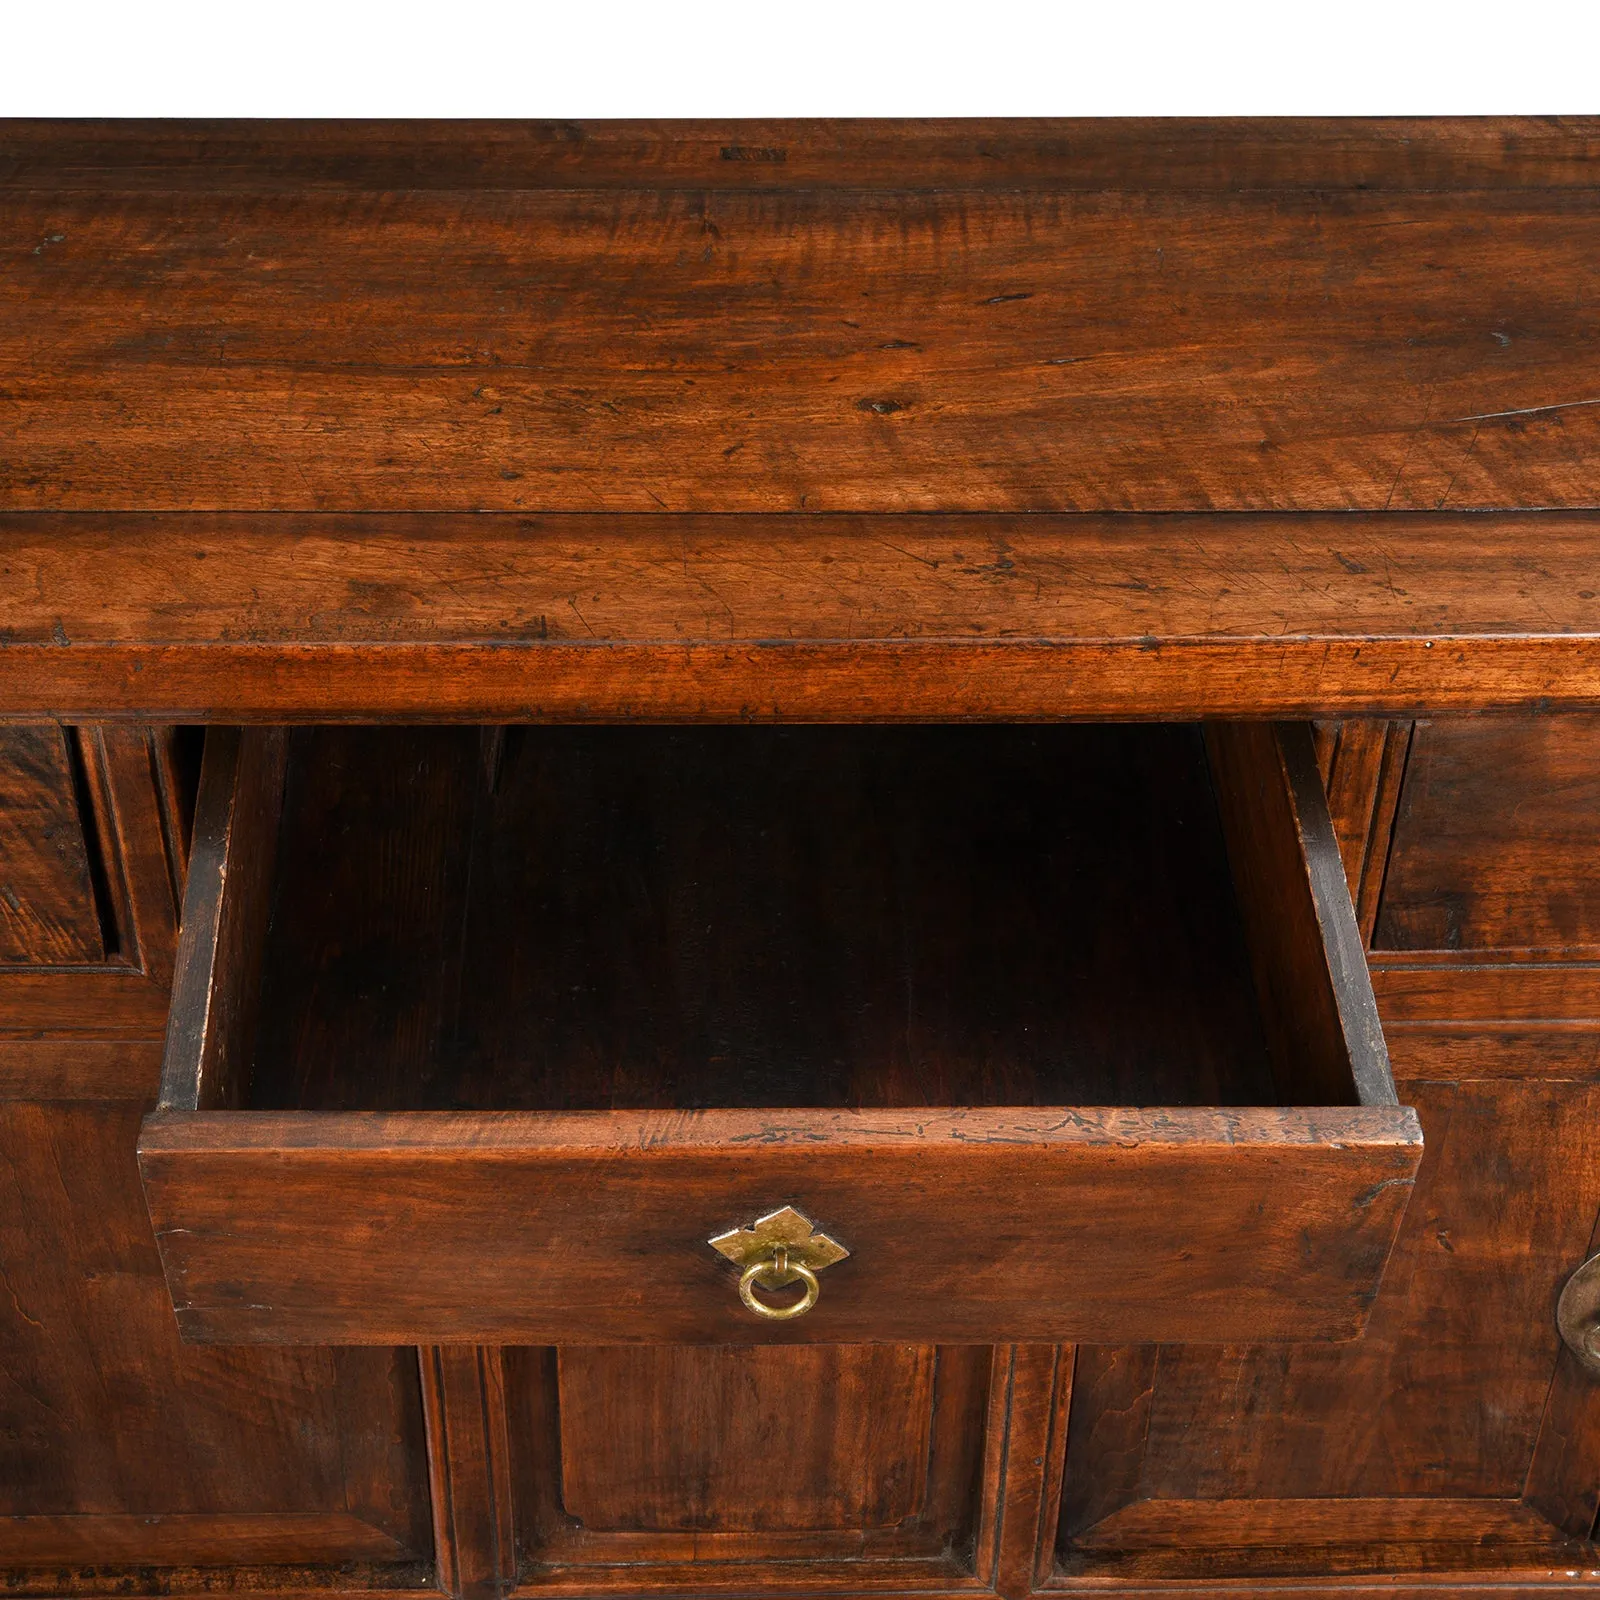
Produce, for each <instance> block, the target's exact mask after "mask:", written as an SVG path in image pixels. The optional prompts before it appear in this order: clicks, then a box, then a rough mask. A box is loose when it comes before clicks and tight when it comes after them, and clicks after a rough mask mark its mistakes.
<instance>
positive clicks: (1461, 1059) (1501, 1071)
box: [1388, 1024, 1600, 1093]
mask: <svg viewBox="0 0 1600 1600" xmlns="http://www.w3.org/2000/svg"><path fill="white" fill-rule="evenodd" d="M1388 1040H1389V1058H1390V1062H1391V1064H1392V1066H1393V1068H1394V1075H1395V1079H1396V1081H1397V1082H1399V1083H1400V1084H1402V1086H1403V1085H1405V1084H1407V1083H1414V1082H1421V1083H1426V1082H1429V1081H1432V1082H1438V1083H1458V1082H1461V1081H1463V1080H1470V1079H1474V1078H1513V1079H1515V1078H1530V1079H1536V1080H1540V1079H1542V1080H1543V1081H1545V1082H1567V1083H1594V1082H1596V1081H1600V1027H1595V1026H1589V1027H1583V1026H1578V1027H1565V1028H1564V1027H1545V1028H1539V1027H1526V1026H1525V1027H1523V1028H1521V1029H1518V1028H1516V1027H1514V1026H1511V1025H1506V1026H1504V1027H1502V1028H1497V1029H1486V1028H1483V1027H1480V1026H1473V1025H1470V1024H1469V1025H1466V1026H1456V1027H1450V1026H1439V1027H1429V1026H1426V1025H1419V1026H1416V1027H1398V1028H1395V1027H1391V1028H1390V1029H1389V1033H1388ZM1404 1092H1405V1090H1404V1088H1403V1087H1402V1093H1404Z"/></svg>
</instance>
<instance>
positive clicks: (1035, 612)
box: [0, 513, 1600, 722]
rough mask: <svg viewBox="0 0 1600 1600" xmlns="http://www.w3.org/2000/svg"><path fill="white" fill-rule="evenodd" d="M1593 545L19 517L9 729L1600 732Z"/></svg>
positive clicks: (1138, 523) (1454, 530)
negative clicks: (134, 720) (1251, 722)
mask: <svg viewBox="0 0 1600 1600" xmlns="http://www.w3.org/2000/svg"><path fill="white" fill-rule="evenodd" d="M1597 528H1600V518H1596V517H1595V516H1594V515H1592V514H1589V513H1563V514H1554V513H1543V514H1528V513H1518V514H1514V515H1512V514H1508V515H1483V516H1473V517H1470V518H1462V517H1459V516H1457V517H1449V516H1438V515H1424V514H1408V515H1404V516H1400V515H1394V514H1391V515H1388V516H1368V515H1353V514H1345V515H1315V516H1306V515H1299V516H1285V515H1276V514H1259V515H1255V516H1209V517H1202V516H1166V517H1141V516H1110V517H1108V516H1069V517H1057V516H1040V515H1032V516H1026V517H1021V516H1003V515H999V516H995V515H990V516H949V515H943V514H923V515H918V516H887V517H872V518H870V519H868V518H862V517H846V516H838V515H823V514H815V513H812V514H807V515H804V516H750V517H740V518H739V519H737V521H734V520H732V519H729V518H727V517H715V516H666V515H661V514H656V515H645V516H641V515H617V516H609V515H608V516H582V517H573V516H539V517H531V516H495V515H487V516H486V515H473V516H459V515H448V514H440V515H433V516H417V515H410V514H402V513H395V514H391V515H372V514H366V515H360V516H351V515H346V516H339V515H328V514H319V515H286V514H282V513H277V514H272V515H240V514H236V515H231V516H214V515H209V514H201V513H193V514H187V515H184V516H179V517H171V516H167V517H163V516H150V515H128V514H122V515H118V516H115V517H107V516H104V515H61V514H54V513H33V514H26V515H16V514H5V513H0V559H3V561H4V564H5V566H6V567H7V569H8V570H9V571H11V572H12V573H15V574H16V575H17V576H18V579H19V581H18V582H17V583H16V584H15V586H14V587H12V588H11V589H9V590H8V592H7V593H6V594H5V595H4V596H3V597H0V626H4V627H5V629H7V630H8V631H7V642H6V644H5V646H4V648H3V649H0V694H3V697H4V698H3V702H0V704H3V706H4V708H5V709H6V710H7V711H8V713H9V714H12V715H16V714H19V713H22V712H27V711H34V712H39V713H43V714H49V715H65V714H74V713H78V712H81V711H84V710H92V711H93V713H94V714H95V715H96V716H107V715H113V714H119V713H120V714H123V715H144V716H153V715H157V714H160V715H164V716H168V717H171V718H173V719H175V720H183V721H206V720H212V721H263V720H264V721H269V722H285V721H295V720H309V721H315V720H319V719H327V718H342V717H370V718H374V719H378V720H407V719H410V720H419V719H420V720H438V719H456V720H462V721H526V720H534V721H541V720H542V721H552V720H555V721H561V720H566V721H572V720H576V721H592V720H601V721H606V720H609V721H633V720H638V719H642V718H652V717H653V718H660V719H664V720H672V721H685V720H689V721H694V720H709V721H728V720H748V719H750V718H758V719H772V720H784V721H819V720H820V721H838V720H845V721H859V720H873V719H877V720H884V719H888V720H897V719H899V720H903V719H925V720H936V721H948V720H952V719H959V718H963V717H985V718H994V717H1010V718H1019V717H1020V718H1033V717H1061V716H1138V717H1164V718H1174V717H1192V716H1201V715H1205V716H1227V715H1263V714H1272V715H1286V714H1295V715H1307V714H1310V713H1313V712H1319V711H1328V710H1338V709H1366V710H1374V709H1392V710H1396V711H1414V710H1419V709H1424V708H1432V709H1434V710H1448V709H1451V708H1475V707H1480V706H1485V705H1503V706H1504V705H1518V704H1529V703H1535V702H1536V703H1538V704H1540V705H1551V704H1559V703H1572V702H1580V703H1581V702H1585V701H1588V702H1592V701H1593V700H1594V699H1595V698H1596V697H1597V696H1600V674H1597V672H1596V668H1595V664H1594V646H1593V640H1594V638H1595V635H1596V633H1597V631H1600V601H1597V600H1596V598H1595V596H1596V593H1597V592H1600V591H1597V590H1596V587H1595V578H1594V554H1593V553H1594V548H1595V541H1596V538H1597V537H1600V534H1597ZM1530 544H1534V545H1536V546H1537V548H1538V550H1539V552H1540V556H1539V561H1538V562H1537V564H1534V565H1531V566H1530V563H1529V561H1528V559H1527V551H1528V548H1529V546H1530ZM108 597H109V598H108ZM1469 663H1470V666H1469Z"/></svg>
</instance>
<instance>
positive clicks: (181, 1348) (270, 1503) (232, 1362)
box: [0, 1101, 428, 1566]
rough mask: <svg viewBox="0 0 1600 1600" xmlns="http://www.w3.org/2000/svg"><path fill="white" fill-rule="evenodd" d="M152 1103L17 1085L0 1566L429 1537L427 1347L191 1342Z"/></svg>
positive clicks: (397, 1553) (397, 1545)
mask: <svg viewBox="0 0 1600 1600" xmlns="http://www.w3.org/2000/svg"><path fill="white" fill-rule="evenodd" d="M141 1109H142V1108H141V1106H140V1105H139V1104H138V1103H137V1102H136V1101H135V1102H133V1103H124V1104H120V1105H110V1104H106V1105H95V1104H86V1103H79V1104H67V1103H63V1102H56V1103H50V1104H43V1103H22V1102H10V1103H4V1104H0V1260H3V1262H4V1273H5V1277H4V1283H5V1293H4V1294H0V1368H3V1370H4V1373H5V1378H6V1381H5V1382H4V1383H3V1384H0V1566H3V1565H6V1564H8V1563H9V1564H31V1563H36V1562H50V1561H60V1562H77V1561H84V1560H105V1561H113V1560H116V1559H118V1558H122V1559H127V1560H140V1561H159V1562H164V1563H171V1562H176V1563H179V1564H182V1563H185V1562H189V1563H197V1562H224V1563H225V1562H229V1561H249V1562H254V1561H263V1560H271V1561H279V1562H295V1561H308V1562H317V1561H324V1562H326V1561H342V1560H415V1559H416V1558H417V1556H418V1555H425V1554H426V1551H427V1548H428V1532H427V1520H426V1487H425V1482H424V1477H423V1473H424V1467H423V1459H422V1451H421V1422H420V1410H419V1396H418V1385H417V1378H416V1367H415V1359H414V1357H413V1356H412V1355H411V1353H410V1352H393V1351H387V1350H362V1351H351V1352H335V1351H332V1350H286V1351H285V1350H252V1351H237V1350H204V1351H202V1350H196V1349H193V1348H191V1347H188V1346H185V1345H183V1344H181V1343H180V1342H179V1339H178V1329H177V1325H176V1323H175V1321H174V1320H173V1316H172V1307H171V1303H170V1301H169V1299H168V1296H167V1292H166V1287H165V1284H164V1282H163V1280H162V1276H161V1268H160V1263H159V1262H158V1260H157V1257H156V1250H155V1243H154V1241H153V1239H152V1238H151V1236H150V1227H149V1222H148V1219H147V1217H146V1214H145V1209H144V1202H143V1198H142V1196H141V1194H140V1192H139V1182H138V1175H137V1172H136V1170H135V1167H134V1159H133V1148H134V1139H135V1136H136V1134H137V1131H138V1126H139V1117H140V1112H141ZM8 1519H10V1520H8ZM16 1519H26V1520H16ZM96 1549H97V1550H99V1551H100V1552H102V1554H100V1555H99V1556H91V1555H90V1554H88V1553H87V1552H89V1551H91V1550H96Z"/></svg>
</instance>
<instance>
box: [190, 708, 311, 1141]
mask: <svg viewBox="0 0 1600 1600" xmlns="http://www.w3.org/2000/svg"><path fill="white" fill-rule="evenodd" d="M286 760H287V740H286V738H285V736H284V735H283V733H282V732H274V731H270V730H269V731H266V732H262V733H252V734H251V735H249V736H248V737H241V735H240V734H239V732H238V730H237V729H233V728H224V729H219V730H218V731H217V733H216V734H215V735H213V736H212V738H211V739H210V740H209V741H208V748H207V751H206V759H205V765H204V768H203V769H202V773H201V780H200V799H199V806H198V809H197V812H196V816H197V819H198V824H199V825H198V827H197V830H196V836H195V845H194V849H193V850H192V852H191V855H190V865H189V871H188V875H187V889H186V891H185V897H184V914H183V932H182V935H181V937H180V939H179V943H178V960H177V968H176V973H175V975H174V979H173V992H172V1009H171V1012H170V1014H169V1017H168V1022H167V1046H166V1055H165V1063H164V1065H163V1069H162V1085H161V1103H162V1104H163V1105H167V1106H173V1107H176V1108H179V1109H182V1110H189V1111H192V1110H195V1109H196V1108H198V1107H203V1108H205V1109H206V1110H212V1111H214V1110H219V1109H222V1108H224V1107H228V1106H239V1105H242V1104H244V1103H245V1096H246V1092H247V1087H248V1082H249V1075H250V1065H251V1060H252V1056H253V1043H254V1039H255V1031H256V1022H257V1015H258V1010H259V1004H260V991H261V950H262V946H263V944H264V942H265V940H266V932H267V920H268V917H269V915H270V912H271V905H272V889H273V869H274V866H275V864H276V860H277V850H276V846H277V839H278V819H279V816H280V814H281V811H282V807H283V785H284V770H285V764H286Z"/></svg>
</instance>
